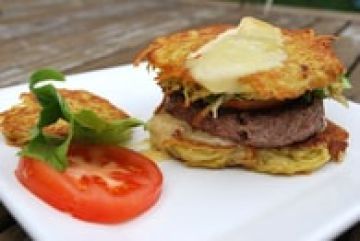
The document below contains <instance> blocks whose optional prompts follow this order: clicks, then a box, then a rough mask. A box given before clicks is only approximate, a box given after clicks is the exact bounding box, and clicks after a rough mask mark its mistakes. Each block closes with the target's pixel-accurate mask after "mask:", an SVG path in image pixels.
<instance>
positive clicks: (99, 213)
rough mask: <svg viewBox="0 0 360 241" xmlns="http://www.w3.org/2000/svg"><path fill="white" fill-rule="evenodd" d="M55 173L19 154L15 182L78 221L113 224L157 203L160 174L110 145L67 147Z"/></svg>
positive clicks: (135, 156) (134, 155)
mask: <svg viewBox="0 0 360 241" xmlns="http://www.w3.org/2000/svg"><path fill="white" fill-rule="evenodd" d="M68 159H69V161H70V165H69V167H68V168H67V169H66V171H65V172H63V173H61V172H58V171H56V170H55V169H53V168H52V167H50V166H49V165H47V164H46V163H44V162H42V161H38V160H34V159H31V158H27V157H24V158H21V160H20V162H19V166H18V167H17V170H16V171H15V174H16V176H17V178H18V179H19V181H20V182H21V183H22V184H23V185H24V186H25V187H27V188H28V189H29V190H30V191H31V192H33V193H34V194H35V195H37V196H38V197H39V198H41V199H42V200H44V201H45V202H47V203H48V204H50V205H52V206H53V207H55V208H57V209H59V210H62V211H64V212H68V213H70V214H71V215H73V216H74V217H77V218H79V219H83V220H87V221H92V222H102V223H115V222H120V221H125V220H128V219H130V218H133V217H135V216H137V215H139V214H141V213H142V212H144V211H145V210H147V209H148V208H150V207H151V206H152V205H154V203H155V202H156V201H157V199H158V197H159V195H160V192H161V186H162V174H161V172H160V170H159V169H158V167H157V166H156V164H154V163H153V162H152V161H151V160H149V159H147V158H146V157H144V156H143V155H141V154H138V153H135V152H133V151H131V150H128V149H125V148H121V147H113V146H89V145H87V146H82V145H74V146H72V147H71V148H70V151H69V157H68Z"/></svg>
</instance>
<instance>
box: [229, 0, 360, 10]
mask: <svg viewBox="0 0 360 241" xmlns="http://www.w3.org/2000/svg"><path fill="white" fill-rule="evenodd" d="M236 1H237V2H254V3H264V2H266V0H236ZM273 2H274V4H280V5H290V6H299V7H309V8H322V9H330V10H338V11H352V12H360V0H273Z"/></svg>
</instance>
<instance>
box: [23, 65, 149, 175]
mask: <svg viewBox="0 0 360 241" xmlns="http://www.w3.org/2000/svg"><path fill="white" fill-rule="evenodd" d="M50 80H52V81H64V80H65V77H64V75H63V74H61V73H60V72H58V71H56V70H53V69H41V70H39V71H37V72H35V73H34V74H32V75H31V77H30V81H29V85H30V90H31V92H32V93H33V94H34V95H35V96H36V98H37V100H38V102H39V104H40V105H41V107H42V111H41V113H40V117H39V120H38V123H37V125H36V126H35V127H34V129H33V130H32V138H31V140H30V141H29V142H28V143H27V145H25V146H24V148H23V149H22V151H21V152H20V155H21V156H28V157H33V158H36V159H39V160H41V161H44V162H46V163H48V164H50V165H51V166H52V167H54V168H55V169H57V170H59V171H64V170H65V169H66V167H67V166H68V161H67V153H68V150H69V146H70V143H71V142H72V141H77V142H85V143H97V144H114V145H121V144H124V143H125V142H126V141H128V140H129V139H130V137H131V128H133V127H136V126H139V125H143V122H142V121H140V120H137V119H135V118H127V119H121V120H115V121H112V122H108V121H105V120H103V119H102V118H100V117H99V116H98V115H97V114H96V113H95V112H93V111H91V110H86V109H84V110H80V111H79V112H77V113H72V112H71V111H70V108H69V106H68V104H67V103H66V101H65V100H64V99H63V98H62V97H61V95H59V93H58V92H57V90H56V89H55V87H54V86H52V85H51V84H46V85H43V86H40V87H36V85H37V84H38V83H40V82H44V81H50ZM59 119H62V120H65V121H67V122H68V123H69V133H68V135H67V137H65V138H56V137H53V136H48V135H46V134H45V133H44V132H43V128H44V127H46V126H48V125H51V124H53V123H55V122H57V121H58V120H59Z"/></svg>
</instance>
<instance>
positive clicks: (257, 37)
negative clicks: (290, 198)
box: [135, 17, 348, 174]
mask: <svg viewBox="0 0 360 241" xmlns="http://www.w3.org/2000/svg"><path fill="white" fill-rule="evenodd" d="M333 40H334V38H333V37H331V36H322V35H316V34H315V33H314V31H313V30H286V29H280V28H277V27H275V26H272V25H270V24H268V23H265V22H263V21H260V20H257V19H254V18H251V17H246V18H243V19H242V21H241V22H240V24H239V26H237V27H234V26H229V25H216V26H210V27H205V28H201V29H196V30H189V31H185V32H180V33H175V34H172V35H170V36H166V37H159V38H157V39H155V40H154V41H153V42H152V43H151V44H150V45H149V46H148V47H147V48H146V49H144V50H143V51H142V52H141V53H139V55H138V56H137V58H136V60H135V64H138V63H140V61H142V60H147V61H148V62H149V65H150V66H151V67H153V68H155V69H157V70H158V74H157V78H156V80H157V82H158V84H159V85H160V87H161V88H162V90H163V92H164V99H163V102H162V103H161V105H160V106H159V107H158V109H157V110H156V113H155V115H154V116H153V118H152V119H151V120H150V122H149V125H148V127H149V131H150V135H151V143H152V144H153V145H154V146H155V147H156V148H158V149H160V150H163V151H166V152H168V153H169V154H171V155H172V156H174V157H176V158H178V159H180V160H182V161H184V162H185V163H186V164H188V165H190V166H198V167H208V168H221V167H226V166H243V167H245V168H248V169H252V170H256V171H260V172H268V173H275V174H294V173H298V172H310V171H312V170H315V169H317V168H319V167H321V166H322V165H324V164H325V163H326V162H328V161H329V160H334V161H340V160H341V159H342V157H343V154H344V152H345V149H346V147H347V139H348V134H347V132H346V131H345V130H344V129H342V128H341V127H339V126H337V125H335V124H334V123H332V122H331V121H329V120H327V119H326V118H325V116H324V106H323V99H324V98H326V97H330V98H333V99H335V100H337V101H339V102H340V103H343V104H344V105H346V99H345V98H344V96H343V94H342V92H343V89H344V85H346V83H345V78H344V74H345V69H344V67H343V65H342V63H341V62H340V61H339V59H338V58H337V57H336V56H335V55H334V53H333V51H332V48H331V43H332V41H333Z"/></svg>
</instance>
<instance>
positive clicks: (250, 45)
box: [186, 17, 287, 93]
mask: <svg viewBox="0 0 360 241" xmlns="http://www.w3.org/2000/svg"><path fill="white" fill-rule="evenodd" d="M286 58H287V54H286V52H285V50H284V47H283V35H282V33H281V30H280V29H279V28H277V27H274V26H272V25H270V24H268V23H265V22H262V21H260V20H257V19H255V18H251V17H245V18H243V19H242V21H241V22H240V24H239V26H238V27H237V28H234V29H230V30H228V31H226V32H224V33H222V34H220V35H219V36H218V37H217V38H216V39H214V40H212V41H210V42H209V43H207V44H206V45H204V46H202V47H201V48H200V49H198V50H197V51H195V52H193V53H191V54H190V55H189V56H188V58H187V60H186V67H187V68H188V69H189V71H190V74H191V75H192V76H193V78H194V79H195V81H197V82H198V83H199V84H200V85H202V86H203V87H205V88H207V89H208V90H209V91H210V92H213V93H241V92H244V86H241V85H240V84H239V82H238V79H239V78H240V77H243V76H247V75H250V74H254V73H257V72H260V71H265V70H269V69H272V68H275V67H280V66H282V65H283V62H284V61H285V60H286Z"/></svg>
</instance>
